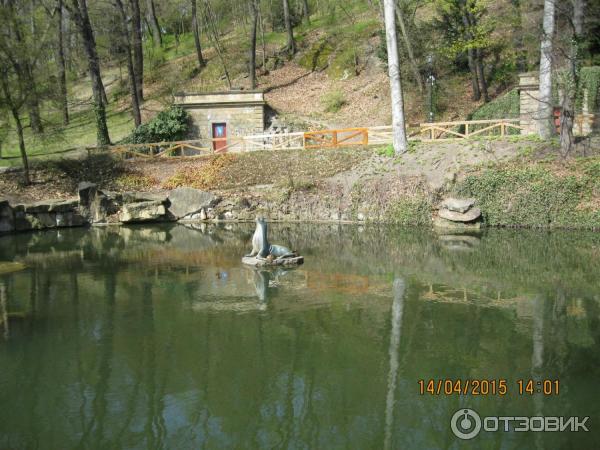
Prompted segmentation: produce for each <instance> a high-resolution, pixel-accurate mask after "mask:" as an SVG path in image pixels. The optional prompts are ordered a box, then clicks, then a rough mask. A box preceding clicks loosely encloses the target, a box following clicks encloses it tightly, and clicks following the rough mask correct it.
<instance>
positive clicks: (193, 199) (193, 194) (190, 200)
mask: <svg viewBox="0 0 600 450" xmlns="http://www.w3.org/2000/svg"><path fill="white" fill-rule="evenodd" d="M218 201H219V198H218V197H217V196H216V195H214V194H211V193H210V192H205V191H200V190H198V189H194V188H190V187H179V188H176V189H173V190H172V191H171V192H169V202H170V203H171V205H170V206H169V212H170V213H171V214H172V215H173V216H174V217H175V218H176V219H181V218H191V217H192V216H193V215H194V214H198V213H201V211H202V210H206V209H208V208H210V207H212V206H214V205H215V204H216V203H217V202H218Z"/></svg>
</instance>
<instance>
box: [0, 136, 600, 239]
mask: <svg viewBox="0 0 600 450" xmlns="http://www.w3.org/2000/svg"><path fill="white" fill-rule="evenodd" d="M484 144H485V145H483V144H481V143H478V142H472V143H468V144H467V143H465V142H462V143H461V142H459V143H435V144H425V143H420V144H416V145H413V146H411V150H410V151H409V152H408V153H406V154H405V155H403V156H402V157H398V158H397V157H394V156H393V155H390V154H388V153H387V152H385V151H384V149H375V148H346V149H321V150H286V151H277V152H273V151H262V152H251V153H242V154H226V155H221V156H214V155H213V156H210V157H205V158H198V159H193V160H184V161H182V160H177V159H159V160H148V161H141V160H134V161H121V160H115V159H113V158H111V157H110V156H108V155H97V156H96V157H93V158H86V159H81V160H61V161H44V162H41V163H40V164H38V165H37V166H36V168H35V169H34V171H33V178H34V184H32V185H31V186H22V185H20V184H19V174H18V173H11V174H5V175H3V176H2V177H1V178H0V192H2V193H3V196H6V197H8V198H9V199H14V200H13V201H34V200H40V199H48V198H56V197H69V196H73V195H76V193H77V184H78V183H79V182H81V181H92V182H95V183H97V184H99V186H100V187H101V188H102V189H108V190H116V191H159V190H166V189H174V188H177V187H183V186H188V187H194V188H197V189H201V190H207V191H212V192H216V193H218V194H219V195H220V196H222V197H223V198H224V199H225V200H226V201H228V202H229V203H230V204H232V205H252V206H248V208H249V210H248V211H246V212H247V213H250V212H252V211H258V210H264V211H270V212H273V213H275V214H278V213H279V212H280V211H286V214H288V215H289V216H290V217H292V216H293V217H295V219H294V220H337V219H335V218H338V219H339V220H356V221H365V222H369V221H372V222H385V223H394V224H398V225H401V226H425V227H428V226H430V225H431V218H432V216H433V215H434V214H435V213H436V209H437V205H438V204H439V202H440V201H441V200H442V199H443V198H445V197H448V196H460V197H473V198H475V199H476V200H477V204H478V206H479V207H480V208H481V210H482V214H483V220H484V222H485V224H486V225H488V226H494V227H531V228H582V229H583V228H585V229H600V156H598V155H596V156H588V157H571V158H569V159H566V160H565V159H562V158H559V157H557V156H556V155H557V152H556V151H555V149H554V148H553V144H551V143H545V142H541V141H539V140H523V139H516V138H508V139H504V140H499V139H498V140H490V141H486V142H485V143H484ZM278 217H279V216H278ZM286 219H287V216H286V217H284V218H283V219H282V220H286Z"/></svg>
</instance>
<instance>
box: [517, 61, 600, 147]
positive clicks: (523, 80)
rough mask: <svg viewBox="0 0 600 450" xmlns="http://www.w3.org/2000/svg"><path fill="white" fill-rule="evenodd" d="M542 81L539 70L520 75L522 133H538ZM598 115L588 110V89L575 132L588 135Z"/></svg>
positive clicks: (577, 117)
mask: <svg viewBox="0 0 600 450" xmlns="http://www.w3.org/2000/svg"><path fill="white" fill-rule="evenodd" d="M539 93H540V81H539V77H538V74H537V72H529V73H522V74H520V75H519V108H520V125H521V127H523V131H521V134H537V133H538V127H537V122H536V120H537V118H538V108H539V100H538V99H539ZM595 120H596V117H595V116H594V114H590V112H589V110H588V99H587V91H585V92H584V99H583V107H582V111H581V112H578V113H577V114H576V116H575V124H574V126H573V134H575V135H576V136H577V135H579V136H587V135H588V134H590V133H591V132H592V129H593V127H594V122H595Z"/></svg>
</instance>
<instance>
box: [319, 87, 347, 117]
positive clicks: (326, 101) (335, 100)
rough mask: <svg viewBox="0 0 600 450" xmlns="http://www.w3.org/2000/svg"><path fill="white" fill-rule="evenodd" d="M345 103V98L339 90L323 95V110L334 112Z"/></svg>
mask: <svg viewBox="0 0 600 450" xmlns="http://www.w3.org/2000/svg"><path fill="white" fill-rule="evenodd" d="M345 104H346V99H345V98H344V94H343V93H342V92H341V91H331V92H330V93H329V94H326V95H325V96H324V97H323V107H324V108H325V112H329V113H336V112H338V111H339V110H340V109H342V106H344V105H345Z"/></svg>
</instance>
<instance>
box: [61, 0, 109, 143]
mask: <svg viewBox="0 0 600 450" xmlns="http://www.w3.org/2000/svg"><path fill="white" fill-rule="evenodd" d="M65 7H66V8H67V10H68V11H69V15H70V16H71V18H72V20H73V22H74V23H75V25H76V26H77V28H78V30H79V34H80V35H81V40H82V42H83V48H84V50H85V53H86V57H87V61H88V72H89V74H90V78H91V80H92V93H93V97H94V112H95V114H96V131H97V133H96V134H97V137H96V140H97V142H98V145H108V144H110V136H109V135H108V126H107V125H106V109H105V105H106V103H105V101H104V100H105V99H103V95H104V96H105V95H106V92H105V91H104V85H103V84H102V76H101V75H100V61H99V58H98V51H97V49H96V38H95V37H94V30H93V29H92V24H91V22H90V17H89V14H88V9H87V3H86V0H70V3H69V4H65Z"/></svg>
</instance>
